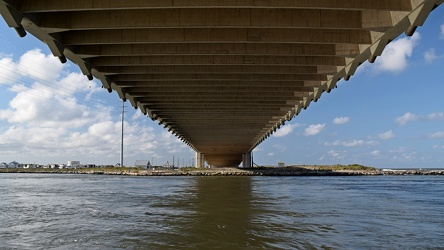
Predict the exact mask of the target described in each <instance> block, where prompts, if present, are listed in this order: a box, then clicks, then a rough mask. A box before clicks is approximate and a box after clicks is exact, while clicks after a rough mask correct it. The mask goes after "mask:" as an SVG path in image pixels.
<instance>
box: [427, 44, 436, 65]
mask: <svg viewBox="0 0 444 250" xmlns="http://www.w3.org/2000/svg"><path fill="white" fill-rule="evenodd" d="M437 58H438V56H437V55H436V52H435V49H433V48H432V49H429V50H427V51H426V52H424V60H425V61H426V62H427V63H432V62H433V61H435V60H436V59H437Z"/></svg>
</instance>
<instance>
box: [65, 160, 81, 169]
mask: <svg viewBox="0 0 444 250" xmlns="http://www.w3.org/2000/svg"><path fill="white" fill-rule="evenodd" d="M79 166H80V161H68V164H66V167H67V168H77V167H79Z"/></svg>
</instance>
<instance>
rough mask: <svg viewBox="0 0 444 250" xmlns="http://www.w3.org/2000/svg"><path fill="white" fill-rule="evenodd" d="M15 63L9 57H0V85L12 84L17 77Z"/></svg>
mask: <svg viewBox="0 0 444 250" xmlns="http://www.w3.org/2000/svg"><path fill="white" fill-rule="evenodd" d="M16 67H17V66H16V64H15V63H14V61H13V60H12V59H11V58H9V57H4V58H1V59H0V85H2V84H12V83H13V82H14V81H16V80H17V79H18V75H17V70H16Z"/></svg>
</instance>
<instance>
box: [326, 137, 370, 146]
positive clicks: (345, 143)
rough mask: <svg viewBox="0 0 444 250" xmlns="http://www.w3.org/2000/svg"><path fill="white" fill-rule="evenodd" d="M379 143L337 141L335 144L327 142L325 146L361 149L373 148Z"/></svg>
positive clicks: (354, 140)
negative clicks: (365, 147) (360, 147)
mask: <svg viewBox="0 0 444 250" xmlns="http://www.w3.org/2000/svg"><path fill="white" fill-rule="evenodd" d="M377 144H378V142H377V141H371V140H370V141H364V140H356V139H353V140H348V141H340V140H336V141H333V142H325V143H324V145H325V146H343V147H359V146H365V145H367V146H373V145H377Z"/></svg>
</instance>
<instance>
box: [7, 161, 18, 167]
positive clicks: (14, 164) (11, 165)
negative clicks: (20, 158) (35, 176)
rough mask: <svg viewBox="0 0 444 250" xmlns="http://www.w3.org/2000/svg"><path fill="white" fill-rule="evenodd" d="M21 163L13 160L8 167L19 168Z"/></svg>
mask: <svg viewBox="0 0 444 250" xmlns="http://www.w3.org/2000/svg"><path fill="white" fill-rule="evenodd" d="M19 165H20V163H18V162H16V161H13V162H10V163H9V164H8V168H18V166H19Z"/></svg>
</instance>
